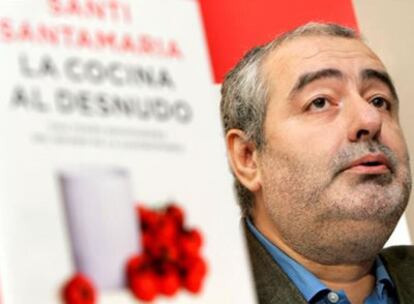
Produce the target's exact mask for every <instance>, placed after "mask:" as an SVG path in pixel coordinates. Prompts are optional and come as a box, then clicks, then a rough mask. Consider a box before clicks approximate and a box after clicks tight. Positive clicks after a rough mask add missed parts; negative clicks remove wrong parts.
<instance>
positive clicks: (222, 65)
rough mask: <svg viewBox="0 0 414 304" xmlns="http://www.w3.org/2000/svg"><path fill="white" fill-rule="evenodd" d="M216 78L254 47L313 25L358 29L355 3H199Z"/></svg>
mask: <svg viewBox="0 0 414 304" xmlns="http://www.w3.org/2000/svg"><path fill="white" fill-rule="evenodd" d="M199 1H200V4H201V10H202V14H203V21H204V27H205V30H206V35H207V42H208V46H209V49H210V58H211V63H212V65H213V72H214V78H215V81H216V82H217V83H220V82H221V81H222V79H223V77H224V75H225V73H226V72H227V71H228V70H229V69H230V68H231V67H232V66H233V65H234V64H235V63H236V62H237V61H238V60H239V58H240V57H241V56H242V55H243V54H244V53H245V52H246V51H247V50H249V49H250V48H251V47H253V46H255V45H258V44H262V43H264V42H267V41H269V40H271V39H272V38H274V37H275V36H277V35H278V34H280V33H281V32H284V31H286V30H290V29H292V28H294V27H296V26H298V25H301V24H303V23H306V22H309V21H321V22H336V23H340V24H343V25H346V26H350V27H353V28H355V29H356V28H357V23H356V17H355V14H354V9H353V6H352V1H351V0H335V1H332V0H314V1H308V0H288V1H278V0H199Z"/></svg>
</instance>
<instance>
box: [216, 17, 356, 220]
mask: <svg viewBox="0 0 414 304" xmlns="http://www.w3.org/2000/svg"><path fill="white" fill-rule="evenodd" d="M306 36H333V37H342V38H348V39H360V37H359V35H358V34H357V33H356V32H355V31H354V30H352V29H350V28H347V27H344V26H341V25H338V24H331V23H326V24H324V23H315V22H311V23H307V24H305V25H303V26H300V27H298V28H296V29H294V30H292V31H289V32H286V33H284V34H282V35H281V36H279V37H277V38H276V39H274V40H273V41H270V42H269V43H266V44H264V45H261V46H258V47H255V48H253V49H251V50H250V51H249V52H247V53H246V54H245V55H244V57H243V58H242V59H241V60H240V61H239V63H237V64H236V66H235V67H234V68H233V69H232V70H231V71H230V72H228V74H227V75H226V77H225V79H224V81H223V85H222V88H221V96H222V97H221V104H220V110H221V120H222V124H223V128H224V133H225V134H227V132H228V131H229V130H230V129H239V130H242V131H243V132H244V133H245V135H246V140H247V141H250V142H252V143H254V144H255V146H256V149H258V150H259V151H261V149H262V148H263V146H264V145H265V137H264V129H263V124H264V120H265V117H266V108H267V100H268V85H267V83H266V79H265V77H264V75H263V73H262V66H263V64H264V62H265V60H266V58H267V57H268V56H269V54H271V53H272V52H273V51H274V50H275V49H277V48H278V47H279V46H280V45H281V44H283V43H285V42H287V41H291V40H293V39H295V38H299V37H306ZM235 190H236V194H237V197H238V201H239V205H240V208H241V211H242V214H243V216H249V215H251V211H252V208H253V200H254V196H253V193H251V192H250V191H249V190H248V189H247V188H246V187H244V186H243V185H242V184H241V183H240V182H239V181H238V180H237V178H235Z"/></svg>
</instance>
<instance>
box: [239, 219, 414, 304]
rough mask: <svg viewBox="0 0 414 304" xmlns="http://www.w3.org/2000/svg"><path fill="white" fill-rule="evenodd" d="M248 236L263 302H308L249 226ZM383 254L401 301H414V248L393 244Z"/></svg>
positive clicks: (404, 303)
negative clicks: (393, 245) (394, 245)
mask: <svg viewBox="0 0 414 304" xmlns="http://www.w3.org/2000/svg"><path fill="white" fill-rule="evenodd" d="M245 235H246V240H247V245H248V248H249V254H250V260H251V264H252V268H253V277H254V279H255V285H256V292H257V297H258V300H259V303H260V304H276V303H277V304H280V303H283V304H306V303H307V301H306V300H305V299H304V298H303V296H302V294H301V293H300V292H299V290H298V289H297V288H296V287H295V285H294V284H293V283H292V282H291V281H290V279H289V278H288V277H287V275H286V274H285V273H284V272H283V270H282V269H281V268H280V267H279V265H278V264H277V263H275V262H274V260H273V258H272V256H271V255H270V254H269V253H268V252H267V251H266V249H265V248H264V247H263V246H262V244H261V243H260V242H259V241H258V240H257V239H256V238H255V237H254V236H253V235H252V234H251V232H250V231H249V229H247V227H245ZM380 256H381V258H382V260H383V262H384V265H385V267H386V268H387V270H388V273H389V275H390V276H391V278H392V280H393V282H394V284H395V285H396V288H397V295H398V300H399V303H400V304H414V247H413V246H397V247H390V248H387V249H385V250H383V251H381V253H380Z"/></svg>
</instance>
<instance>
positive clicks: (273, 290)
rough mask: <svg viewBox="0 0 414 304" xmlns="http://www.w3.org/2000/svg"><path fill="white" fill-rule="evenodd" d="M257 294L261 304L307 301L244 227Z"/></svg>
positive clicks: (304, 302) (293, 303)
mask: <svg viewBox="0 0 414 304" xmlns="http://www.w3.org/2000/svg"><path fill="white" fill-rule="evenodd" d="M244 231H245V236H246V241H247V246H248V249H249V255H250V261H251V266H252V269H253V277H254V279H255V285H256V293H257V297H258V300H259V303H260V304H280V303H284V304H306V303H307V301H306V300H305V299H304V298H303V296H302V294H301V293H300V292H299V291H298V289H297V288H296V287H295V285H294V284H293V283H292V282H291V281H290V279H289V278H288V277H287V275H286V274H285V273H284V272H283V270H282V269H281V268H280V267H279V265H278V264H277V263H276V262H275V261H274V260H273V258H272V256H271V255H270V254H269V253H268V252H267V251H266V249H265V248H264V247H263V246H262V245H261V244H260V242H259V241H258V240H257V239H256V238H255V237H254V236H253V235H252V233H251V232H250V230H249V229H248V228H247V227H246V225H244Z"/></svg>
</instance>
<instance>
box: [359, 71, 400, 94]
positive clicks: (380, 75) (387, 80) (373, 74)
mask: <svg viewBox="0 0 414 304" xmlns="http://www.w3.org/2000/svg"><path fill="white" fill-rule="evenodd" d="M361 78H362V80H371V79H376V80H379V81H381V82H382V83H383V84H385V85H386V86H387V87H388V89H389V90H390V91H391V94H392V97H394V98H395V99H396V100H398V95H397V90H396V89H395V86H394V84H393V82H392V80H391V77H390V75H388V73H387V72H385V71H380V70H374V69H366V70H363V71H362V72H361Z"/></svg>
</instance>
